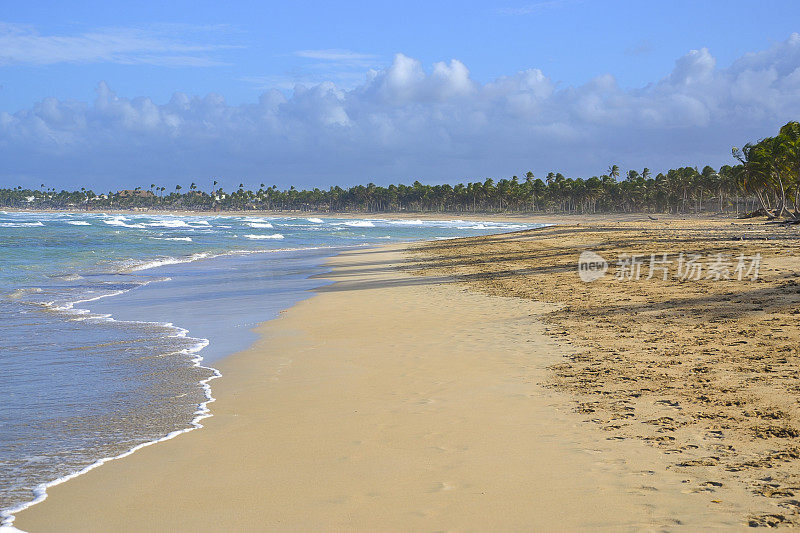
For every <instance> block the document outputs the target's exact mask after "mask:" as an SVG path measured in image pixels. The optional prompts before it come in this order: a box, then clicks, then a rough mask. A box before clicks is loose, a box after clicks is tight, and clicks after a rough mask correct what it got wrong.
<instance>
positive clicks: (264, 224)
mask: <svg viewBox="0 0 800 533" xmlns="http://www.w3.org/2000/svg"><path fill="white" fill-rule="evenodd" d="M247 225H248V226H250V227H251V228H264V229H271V228H272V224H270V223H269V222H248V223H247Z"/></svg>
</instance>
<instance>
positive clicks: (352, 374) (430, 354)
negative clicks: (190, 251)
mask: <svg viewBox="0 0 800 533" xmlns="http://www.w3.org/2000/svg"><path fill="white" fill-rule="evenodd" d="M517 235H519V234H517ZM529 235H530V234H529ZM509 238H510V239H514V238H515V237H513V236H512V237H509ZM450 243H452V244H455V243H456V241H448V244H450ZM435 244H437V243H433V244H431V245H429V246H434V245H435ZM417 257H419V256H417ZM422 266H425V267H427V268H428V270H432V269H433V267H434V265H432V264H430V262H428V264H427V265H422V264H421V262H420V260H419V259H418V258H417V259H413V256H410V255H409V254H408V253H406V252H404V251H403V250H402V247H397V246H394V247H385V248H379V249H375V250H360V251H353V252H348V253H345V254H343V255H340V256H338V257H336V258H335V259H333V260H332V261H331V267H332V268H333V272H332V273H331V274H330V275H328V276H326V277H328V278H330V279H331V280H332V281H333V282H334V284H332V285H328V286H326V287H324V288H322V289H320V290H318V291H317V292H318V294H316V295H315V296H314V297H313V298H311V299H308V300H305V301H303V302H301V303H299V304H297V305H296V306H294V307H292V308H291V309H289V310H287V311H285V312H284V313H282V315H281V317H280V318H278V319H276V320H273V321H270V322H267V323H265V324H263V325H262V326H260V327H259V330H258V331H259V333H260V334H261V340H260V341H259V342H258V343H256V344H255V345H254V346H253V347H252V348H250V349H249V350H247V351H244V352H241V353H238V354H235V355H233V356H230V357H228V358H226V359H225V360H224V361H223V362H222V363H221V364H219V365H218V367H219V368H220V370H221V371H222V373H223V377H222V378H221V379H218V380H216V381H215V382H214V395H215V397H216V398H217V401H216V402H215V403H213V404H212V406H211V407H212V409H213V412H214V416H213V418H210V419H207V420H205V421H204V425H205V428H204V429H202V430H198V431H193V432H190V433H187V434H185V435H182V436H180V437H179V438H176V439H173V440H170V441H167V442H164V443H161V444H158V445H155V446H151V447H148V448H145V449H142V450H140V451H138V452H137V453H135V454H134V455H132V456H129V457H127V458H124V459H121V460H117V461H112V462H111V463H108V464H106V465H104V466H103V467H101V468H98V469H96V470H93V471H91V472H89V473H87V474H86V475H83V476H80V477H78V478H76V479H73V480H71V481H69V482H67V483H65V484H62V485H59V486H56V487H54V488H52V489H50V491H49V492H50V497H49V498H48V499H47V500H46V501H45V502H43V503H41V504H39V505H36V506H34V507H32V508H30V509H29V510H26V511H24V512H22V513H20V514H19V515H18V519H17V522H16V524H15V525H17V527H19V528H21V529H23V530H26V531H31V532H36V531H64V530H80V531H109V530H115V531H141V530H148V531H167V530H168V531H218V530H220V529H222V530H229V531H244V530H250V531H252V530H310V529H314V530H339V529H351V530H408V529H413V530H423V531H439V530H459V531H460V530H488V529H501V530H530V529H548V530H575V529H589V528H592V529H606V530H614V531H620V530H630V531H635V530H654V529H655V530H662V529H669V528H671V527H673V526H677V525H687V526H691V527H692V528H695V529H697V528H701V527H708V528H714V527H725V528H732V527H737V526H739V525H744V524H745V522H744V521H743V520H744V517H745V516H747V514H748V513H750V512H751V510H750V499H751V497H750V495H749V494H748V493H747V492H746V491H743V490H735V489H734V488H730V489H729V488H728V487H724V488H723V489H721V492H717V493H716V494H715V493H714V492H711V491H698V490H693V489H694V488H695V486H696V485H697V484H698V483H702V482H705V481H713V480H706V479H704V478H692V479H691V480H690V481H687V475H686V473H685V472H677V471H674V470H671V469H670V468H668V467H669V465H670V461H671V458H670V457H669V456H667V455H665V454H664V453H663V452H662V451H661V450H659V449H658V448H656V447H653V446H649V445H647V444H646V443H644V442H642V441H641V440H637V439H609V438H608V437H609V434H608V432H607V431H606V430H605V429H604V428H601V427H599V426H598V425H597V424H587V423H586V422H585V421H584V419H585V418H586V417H585V416H584V415H582V414H581V413H579V412H576V410H575V408H574V407H575V402H574V396H573V395H574V392H573V391H570V390H568V389H567V388H564V387H561V388H559V387H552V386H551V385H552V381H553V370H552V368H553V366H554V365H559V364H562V363H563V362H564V361H565V360H567V359H565V357H568V356H569V355H570V354H574V353H575V348H574V347H572V346H570V345H568V344H566V343H564V342H563V341H561V340H559V339H557V338H556V337H554V336H553V335H549V334H548V332H547V329H548V328H549V327H550V326H549V325H548V324H547V323H546V321H547V317H548V316H551V315H552V313H554V312H557V309H558V308H557V307H556V306H554V305H552V304H548V303H541V302H537V301H535V300H533V299H530V298H507V297H500V296H496V295H489V294H486V291H483V290H470V289H469V287H468V286H467V285H465V284H464V283H463V281H457V278H453V277H452V276H451V275H450V274H444V273H442V274H436V273H433V272H428V273H427V274H421V273H420V270H421V267H422ZM709 487H711V485H709ZM719 494H724V495H725V497H724V498H720V496H719Z"/></svg>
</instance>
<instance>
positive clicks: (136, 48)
mask: <svg viewBox="0 0 800 533" xmlns="http://www.w3.org/2000/svg"><path fill="white" fill-rule="evenodd" d="M798 32H800V6H798V5H797V2H796V0H787V1H778V0H764V1H762V2H758V3H756V2H752V1H749V2H743V1H739V0H727V1H717V0H707V1H697V0H695V1H691V2H689V1H683V0H671V1H670V2H641V1H625V0H539V1H525V0H521V1H519V0H508V1H504V0H500V1H498V2H491V3H490V2H477V1H459V2H455V1H452V2H451V1H442V2H430V1H428V2H417V1H410V2H402V3H401V2H380V1H374V0H373V1H369V2H366V1H365V2H339V3H331V2H309V1H300V2H263V1H261V2H256V1H252V2H249V1H230V2H224V3H223V2H218V1H215V2H205V1H192V2H188V1H183V0H177V1H171V2H163V1H160V2H155V1H151V0H142V1H140V2H138V3H136V4H135V5H133V4H130V3H128V2H126V3H123V2H116V1H113V0H106V1H104V2H95V1H83V2H64V1H60V2H49V1H40V2H19V1H14V0H4V1H3V2H2V3H0V186H14V185H23V186H36V187H38V186H39V185H40V184H46V186H47V187H56V188H59V189H60V188H73V187H81V186H88V187H92V188H94V189H95V190H106V189H115V188H122V187H134V186H144V187H149V185H150V184H151V183H156V184H160V185H164V186H169V188H173V187H174V185H175V184H179V183H180V184H184V185H185V184H188V183H189V182H192V181H194V182H197V183H198V184H199V185H201V187H203V186H204V184H206V183H208V182H211V181H212V180H218V181H220V182H221V183H222V184H223V186H226V187H235V186H238V184H239V183H245V184H247V185H248V186H255V187H257V186H258V185H259V184H260V183H267V184H268V185H272V184H275V185H278V186H279V187H288V186H289V185H295V186H297V187H322V188H327V187H328V186H330V185H334V184H339V185H343V186H346V185H352V184H355V183H366V182H370V181H371V182H374V183H377V184H387V183H390V182H395V183H396V182H405V183H410V182H413V181H414V180H416V179H419V180H420V181H423V182H425V183H443V182H451V183H452V182H456V181H462V180H483V179H485V178H487V177H492V178H495V179H499V178H503V177H510V176H511V175H513V174H517V175H523V174H524V173H525V172H527V171H529V170H530V171H533V172H534V174H535V175H537V176H542V177H543V176H544V175H545V174H546V173H547V172H550V171H558V172H562V173H563V174H565V175H567V176H575V177H577V176H583V177H591V176H592V175H599V174H601V173H602V172H604V170H605V169H606V168H607V167H608V166H609V165H610V164H612V163H614V164H618V165H619V166H620V167H621V168H623V169H628V168H635V169H638V170H641V169H642V168H643V167H645V166H646V167H649V168H650V169H652V170H654V171H656V172H657V171H659V170H665V169H667V168H670V167H675V166H683V165H692V166H695V165H699V166H704V165H706V164H711V165H713V166H715V167H718V166H719V165H722V164H731V163H732V162H733V160H732V159H731V157H730V149H731V147H732V146H741V145H743V144H744V143H746V142H748V141H753V140H757V139H758V138H761V137H765V136H768V135H772V134H774V133H775V131H776V130H777V129H778V128H779V127H780V126H781V125H782V124H784V123H785V122H787V121H789V120H798V119H800V35H798ZM204 188H205V187H204Z"/></svg>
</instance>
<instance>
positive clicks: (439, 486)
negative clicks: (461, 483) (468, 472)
mask: <svg viewBox="0 0 800 533" xmlns="http://www.w3.org/2000/svg"><path fill="white" fill-rule="evenodd" d="M455 488H456V487H455V485H452V484H450V483H447V482H446V481H439V482H437V483H434V485H433V488H432V489H431V490H430V492H443V491H446V490H453V489H455Z"/></svg>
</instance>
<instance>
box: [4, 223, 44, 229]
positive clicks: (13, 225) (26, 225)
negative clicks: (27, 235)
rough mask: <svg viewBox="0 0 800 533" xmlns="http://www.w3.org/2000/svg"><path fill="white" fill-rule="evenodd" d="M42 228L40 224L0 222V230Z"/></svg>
mask: <svg viewBox="0 0 800 533" xmlns="http://www.w3.org/2000/svg"><path fill="white" fill-rule="evenodd" d="M39 226H44V224H42V223H41V222H0V228H36V227H39Z"/></svg>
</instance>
